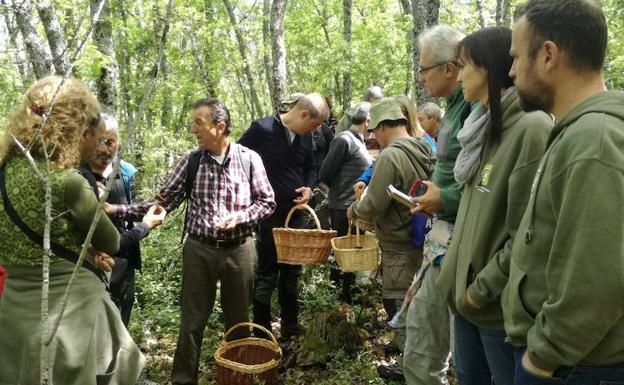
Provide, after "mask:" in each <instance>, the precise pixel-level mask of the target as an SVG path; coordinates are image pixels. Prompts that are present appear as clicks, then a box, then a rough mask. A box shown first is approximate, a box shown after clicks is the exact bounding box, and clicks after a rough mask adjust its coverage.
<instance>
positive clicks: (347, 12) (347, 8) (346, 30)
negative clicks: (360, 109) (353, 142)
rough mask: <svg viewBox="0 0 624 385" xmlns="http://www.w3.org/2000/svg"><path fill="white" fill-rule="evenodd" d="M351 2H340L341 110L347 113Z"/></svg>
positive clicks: (349, 90) (349, 93)
mask: <svg viewBox="0 0 624 385" xmlns="http://www.w3.org/2000/svg"><path fill="white" fill-rule="evenodd" d="M352 4H353V3H352V1H351V0H342V10H343V12H344V20H343V36H344V39H345V43H346V47H345V50H346V52H345V72H344V74H343V77H342V82H343V83H342V95H343V96H342V110H343V111H347V110H348V109H349V107H351V6H352Z"/></svg>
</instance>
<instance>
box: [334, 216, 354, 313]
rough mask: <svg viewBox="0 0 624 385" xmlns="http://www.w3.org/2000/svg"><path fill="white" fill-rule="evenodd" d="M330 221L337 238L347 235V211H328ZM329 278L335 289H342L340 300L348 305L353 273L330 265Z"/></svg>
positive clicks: (352, 230)
mask: <svg viewBox="0 0 624 385" xmlns="http://www.w3.org/2000/svg"><path fill="white" fill-rule="evenodd" d="M330 220H331V228H332V230H336V233H337V236H338V237H343V236H345V235H347V234H348V233H349V219H347V210H335V209H332V210H331V211H330ZM351 232H352V234H355V227H352V229H351ZM329 278H330V279H331V280H332V281H333V282H334V283H335V284H336V286H337V287H339V288H340V287H341V288H342V294H341V295H340V300H341V301H344V302H346V303H348V304H350V303H351V287H352V286H353V284H354V283H355V273H343V272H341V271H340V268H338V266H336V265H332V267H331V271H330V273H329Z"/></svg>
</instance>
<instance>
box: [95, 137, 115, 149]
mask: <svg viewBox="0 0 624 385" xmlns="http://www.w3.org/2000/svg"><path fill="white" fill-rule="evenodd" d="M116 142H117V141H116V140H115V139H106V138H98V139H97V145H98V146H106V147H113V146H114V145H115V143H116Z"/></svg>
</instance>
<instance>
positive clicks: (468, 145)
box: [453, 104, 490, 185]
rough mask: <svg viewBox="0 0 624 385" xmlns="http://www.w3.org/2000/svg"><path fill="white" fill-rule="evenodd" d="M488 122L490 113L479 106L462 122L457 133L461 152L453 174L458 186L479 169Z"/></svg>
mask: <svg viewBox="0 0 624 385" xmlns="http://www.w3.org/2000/svg"><path fill="white" fill-rule="evenodd" d="M489 121H490V111H489V110H488V109H487V108H485V107H484V106H483V105H482V104H479V106H478V107H476V108H475V109H474V110H472V112H471V113H470V115H468V117H467V118H466V120H465V121H464V126H463V127H462V128H461V129H460V130H459V132H458V133H457V140H459V144H461V147H462V149H461V151H460V152H459V155H458V156H457V160H456V161H455V167H454V168H453V172H454V173H455V180H456V181H457V183H459V184H460V185H463V184H465V183H466V182H468V181H469V180H470V178H472V177H473V176H474V174H475V173H476V172H477V170H478V169H479V157H480V156H481V147H483V141H484V139H485V133H486V132H487V126H488V122H489Z"/></svg>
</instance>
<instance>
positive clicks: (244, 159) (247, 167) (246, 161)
mask: <svg viewBox="0 0 624 385" xmlns="http://www.w3.org/2000/svg"><path fill="white" fill-rule="evenodd" d="M236 147H237V148H238V157H239V159H240V161H241V165H242V166H243V171H244V172H245V176H246V177H247V181H248V182H249V184H250V185H251V156H249V154H247V155H243V154H246V153H247V149H246V148H245V147H243V146H241V145H240V144H238V145H237V146H236Z"/></svg>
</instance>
